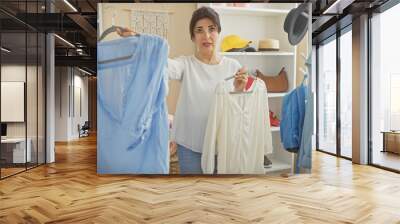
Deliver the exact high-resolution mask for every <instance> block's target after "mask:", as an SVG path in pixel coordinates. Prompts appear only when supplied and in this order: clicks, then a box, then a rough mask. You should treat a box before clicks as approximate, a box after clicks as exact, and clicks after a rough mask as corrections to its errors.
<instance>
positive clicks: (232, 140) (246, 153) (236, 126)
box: [201, 79, 273, 174]
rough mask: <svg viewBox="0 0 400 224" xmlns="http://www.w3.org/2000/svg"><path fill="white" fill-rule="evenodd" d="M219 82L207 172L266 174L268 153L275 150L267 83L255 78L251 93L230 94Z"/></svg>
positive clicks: (209, 135) (207, 145) (206, 152)
mask: <svg viewBox="0 0 400 224" xmlns="http://www.w3.org/2000/svg"><path fill="white" fill-rule="evenodd" d="M231 88H232V87H231V85H227V83H226V81H223V82H221V83H219V84H218V85H217V88H216V91H215V94H214V99H213V102H212V104H211V109H210V113H209V117H208V122H207V128H206V132H205V137H204V145H203V154H202V158H201V165H202V170H203V173H206V174H211V173H213V172H214V166H215V165H214V161H215V155H217V160H218V161H217V173H219V174H264V173H265V170H264V155H265V154H270V153H272V151H273V147H272V137H271V130H270V121H269V116H268V111H269V107H268V97H267V94H266V87H265V83H264V82H263V81H262V80H259V79H257V80H255V81H254V83H253V88H252V91H253V92H251V93H246V94H230V92H229V91H230V89H231Z"/></svg>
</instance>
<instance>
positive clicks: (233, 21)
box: [198, 3, 297, 174]
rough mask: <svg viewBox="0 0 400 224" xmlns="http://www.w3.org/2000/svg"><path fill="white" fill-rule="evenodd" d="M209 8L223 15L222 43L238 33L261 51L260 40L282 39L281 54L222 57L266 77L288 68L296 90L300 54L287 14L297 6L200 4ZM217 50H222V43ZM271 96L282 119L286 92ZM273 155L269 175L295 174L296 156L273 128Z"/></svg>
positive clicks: (261, 52) (269, 98)
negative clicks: (291, 38) (287, 26)
mask: <svg viewBox="0 0 400 224" xmlns="http://www.w3.org/2000/svg"><path fill="white" fill-rule="evenodd" d="M201 6H209V7H212V8H213V9H215V10H216V11H217V12H218V14H219V16H220V22H221V27H222V31H221V33H220V40H222V39H223V38H224V37H225V36H227V35H231V34H235V35H238V36H240V37H242V38H244V39H247V40H251V41H252V43H251V44H250V46H251V47H254V48H255V49H256V50H257V49H258V41H259V40H265V39H271V38H272V39H276V40H279V51H256V52H220V54H221V55H224V56H227V57H232V58H235V59H237V60H238V61H239V62H240V63H241V65H243V66H246V67H247V68H248V69H249V70H255V69H258V70H260V71H261V72H262V73H263V74H268V75H278V73H279V71H280V70H281V69H282V67H285V70H286V72H287V78H288V81H289V88H288V90H287V92H290V91H291V90H293V89H294V88H295V87H296V55H297V54H296V52H297V47H296V46H292V45H290V44H289V41H288V39H287V33H285V31H284V30H283V25H284V21H285V17H286V15H287V14H288V13H289V11H290V9H292V8H295V7H296V4H293V3H284V4H278V3H236V4H233V3H199V4H198V7H201ZM217 49H218V50H219V51H221V50H220V49H221V48H220V43H218V46H217ZM287 92H285V93H269V94H268V103H269V109H270V110H271V111H273V112H274V114H275V115H277V117H278V118H280V117H281V116H280V115H281V107H282V101H283V97H284V96H285V95H286V93H287ZM271 131H272V133H271V134H272V141H273V148H274V149H273V153H272V154H270V155H268V158H269V159H270V160H271V161H272V167H269V168H265V171H266V173H267V174H268V173H276V172H278V173H285V172H291V171H293V167H294V161H295V155H294V154H292V153H289V152H287V151H286V150H285V149H284V148H283V147H282V144H281V140H280V128H279V127H271Z"/></svg>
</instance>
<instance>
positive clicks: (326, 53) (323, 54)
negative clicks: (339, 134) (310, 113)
mask: <svg viewBox="0 0 400 224" xmlns="http://www.w3.org/2000/svg"><path fill="white" fill-rule="evenodd" d="M317 138H318V146H317V147H318V149H319V150H322V151H326V152H330V153H336V40H332V41H330V42H328V43H326V44H324V45H320V46H319V48H318V135H317Z"/></svg>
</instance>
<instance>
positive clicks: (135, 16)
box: [132, 10, 169, 39]
mask: <svg viewBox="0 0 400 224" xmlns="http://www.w3.org/2000/svg"><path fill="white" fill-rule="evenodd" d="M168 22H169V15H168V12H152V11H143V10H133V11H132V28H133V30H135V31H137V32H139V33H147V34H153V35H158V36H161V37H163V38H165V39H167V33H168Z"/></svg>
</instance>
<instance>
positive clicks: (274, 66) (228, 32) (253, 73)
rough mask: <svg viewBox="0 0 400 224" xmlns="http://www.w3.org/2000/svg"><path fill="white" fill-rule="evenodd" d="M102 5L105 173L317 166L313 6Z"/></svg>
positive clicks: (100, 144) (288, 170)
mask: <svg viewBox="0 0 400 224" xmlns="http://www.w3.org/2000/svg"><path fill="white" fill-rule="evenodd" d="M98 8H99V10H98V19H99V20H98V47H97V59H98V60H97V63H98V83H97V88H98V89H97V90H98V96H97V102H98V108H97V110H98V133H97V134H98V141H97V172H98V173H99V174H165V175H169V174H178V175H185V174H190V175H192V174H195V175H200V174H206V175H217V174H261V175H264V174H271V175H274V174H297V173H309V172H310V169H311V135H312V133H313V128H312V127H313V112H312V110H313V96H312V93H311V90H310V88H308V86H309V85H310V83H311V80H309V78H308V71H310V66H311V62H310V61H311V60H310V57H308V55H310V54H309V52H310V50H309V49H308V48H310V47H311V44H309V42H308V41H309V40H310V37H309V36H308V35H307V34H306V33H307V31H308V28H309V26H308V24H309V21H310V20H309V18H308V16H307V15H308V14H307V13H308V10H309V4H301V5H296V4H292V3H279V4H277V3H185V4H182V3H179V4H177V3H164V4H144V3H126V4H115V3H102V4H99V7H98ZM308 33H311V32H308ZM301 55H302V56H301ZM299 71H302V72H299Z"/></svg>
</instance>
